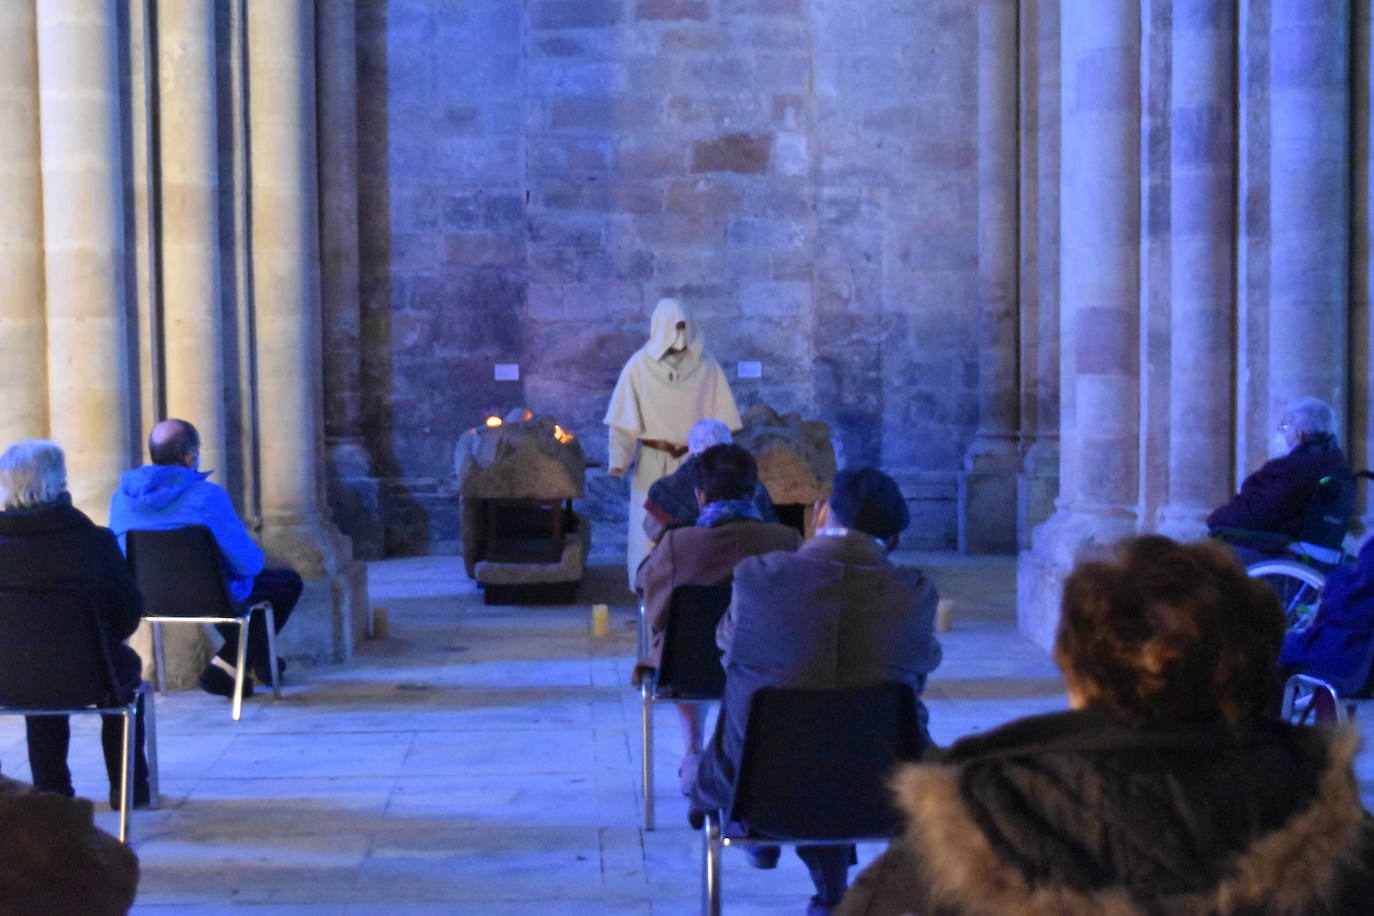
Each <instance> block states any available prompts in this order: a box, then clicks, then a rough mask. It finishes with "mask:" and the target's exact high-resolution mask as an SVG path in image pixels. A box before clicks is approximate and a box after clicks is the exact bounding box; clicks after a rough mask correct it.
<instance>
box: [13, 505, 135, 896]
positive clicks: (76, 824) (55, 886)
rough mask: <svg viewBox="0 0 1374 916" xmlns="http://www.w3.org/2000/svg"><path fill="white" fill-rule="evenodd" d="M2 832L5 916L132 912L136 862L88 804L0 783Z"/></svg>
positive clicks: (28, 787)
mask: <svg viewBox="0 0 1374 916" xmlns="http://www.w3.org/2000/svg"><path fill="white" fill-rule="evenodd" d="M96 530H101V529H96ZM108 546H109V547H111V548H113V547H114V544H113V541H112V539H111V543H109V544H108ZM115 552H116V553H118V552H119V551H118V550H115ZM120 562H121V563H122V562H123V561H122V560H121V561H120ZM0 825H3V829H0V913H4V914H6V916H50V914H65V913H80V914H81V916H123V914H124V913H127V912H129V910H130V909H132V908H133V905H134V896H135V895H136V894H137V892H138V856H137V855H135V854H134V851H133V850H132V849H130V848H129V847H128V846H126V845H125V844H123V843H121V842H119V840H117V839H115V838H114V837H112V836H110V835H109V834H108V833H106V832H105V831H103V830H101V829H100V828H99V827H97V826H96V825H95V818H94V817H93V816H92V812H91V803H90V802H88V801H85V800H82V799H70V798H60V797H59V796H57V795H52V794H50V793H47V792H38V791H35V790H34V788H33V787H32V786H29V785H28V784H26V783H22V782H19V781H17V780H14V779H9V778H7V777H4V776H0Z"/></svg>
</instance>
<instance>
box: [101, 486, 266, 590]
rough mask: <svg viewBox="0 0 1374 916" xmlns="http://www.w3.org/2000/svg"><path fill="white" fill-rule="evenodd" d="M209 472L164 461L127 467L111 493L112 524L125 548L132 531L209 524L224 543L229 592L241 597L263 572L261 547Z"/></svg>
mask: <svg viewBox="0 0 1374 916" xmlns="http://www.w3.org/2000/svg"><path fill="white" fill-rule="evenodd" d="M209 476H210V474H209V472H202V471H193V470H191V469H190V468H186V467H181V466H179V465H164V464H149V465H144V466H143V467H141V468H134V469H133V470H132V471H125V472H124V474H123V475H121V476H120V478H119V489H117V490H115V491H114V495H113V496H111V497H110V530H111V531H113V532H114V533H115V535H116V536H117V537H118V538H119V547H120V549H121V550H124V549H125V547H124V535H125V533H126V532H128V531H133V530H154V531H161V530H165V529H167V528H180V527H182V526H184V525H204V526H205V527H207V528H209V529H210V533H211V534H213V535H214V536H215V542H216V543H217V544H219V550H220V557H221V559H222V560H223V561H224V573H225V577H226V578H227V579H228V584H229V593H230V594H231V595H232V596H233V597H234V599H235V600H237V601H242V600H243V599H245V598H247V597H248V595H249V593H250V592H251V591H252V590H253V579H254V577H255V576H257V574H258V573H260V572H262V565H263V555H262V548H261V547H259V546H258V545H257V544H255V543H254V542H253V539H252V538H251V537H249V536H248V529H247V528H246V527H244V524H243V522H242V521H240V520H239V516H238V513H237V512H235V511H234V505H233V503H231V502H230V501H229V494H228V493H226V492H224V488H223V487H221V486H219V485H218V484H213V483H211V482H210V481H208V480H206V479H205V478H207V477H209Z"/></svg>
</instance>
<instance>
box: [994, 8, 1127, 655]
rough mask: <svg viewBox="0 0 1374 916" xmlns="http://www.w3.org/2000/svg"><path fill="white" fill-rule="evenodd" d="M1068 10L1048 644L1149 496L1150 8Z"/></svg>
mask: <svg viewBox="0 0 1374 916" xmlns="http://www.w3.org/2000/svg"><path fill="white" fill-rule="evenodd" d="M1060 15H1061V30H1060V45H1061V47H1060V74H1061V78H1062V87H1063V89H1062V91H1063V113H1062V124H1061V138H1062V140H1061V142H1062V146H1061V150H1062V156H1063V164H1062V170H1061V179H1060V194H1061V196H1060V208H1061V209H1060V236H1059V244H1060V276H1061V277H1070V278H1072V280H1073V282H1069V283H1063V284H1062V285H1061V289H1060V301H1061V303H1062V306H1061V328H1060V385H1061V411H1062V413H1061V422H1060V430H1061V441H1062V443H1063V455H1064V461H1063V462H1062V464H1061V466H1060V488H1059V492H1060V496H1059V499H1058V501H1057V502H1056V511H1055V514H1054V515H1053V516H1052V517H1051V518H1050V519H1049V521H1047V522H1046V523H1045V524H1043V525H1041V526H1040V527H1039V528H1037V529H1036V531H1035V533H1034V535H1033V539H1032V549H1031V550H1030V551H1028V552H1026V553H1024V554H1022V557H1021V562H1020V566H1019V569H1018V601H1017V615H1018V618H1019V621H1020V625H1021V629H1022V631H1023V632H1024V633H1026V635H1027V636H1029V637H1030V638H1032V639H1034V640H1035V641H1037V642H1039V643H1040V644H1041V645H1044V646H1047V647H1048V646H1049V645H1050V644H1051V643H1052V642H1053V638H1054V629H1055V626H1056V625H1057V623H1058V613H1059V608H1058V605H1059V595H1060V592H1061V590H1062V584H1063V580H1064V577H1065V576H1066V575H1067V573H1068V571H1069V570H1070V569H1071V568H1072V566H1073V564H1074V561H1075V559H1076V558H1077V557H1078V555H1079V554H1080V553H1081V552H1082V551H1083V550H1084V549H1087V548H1092V547H1094V546H1098V545H1103V544H1107V543H1110V542H1113V541H1115V540H1117V539H1118V538H1120V537H1123V536H1125V535H1129V534H1133V533H1134V532H1135V531H1136V528H1137V519H1136V510H1135V506H1136V503H1137V500H1138V496H1139V493H1138V490H1139V487H1138V454H1139V437H1140V433H1139V300H1140V291H1139V282H1138V281H1139V258H1140V40H1141V36H1140V8H1139V4H1138V3H1134V2H1130V0H1064V2H1063V3H1062V5H1061V7H1060ZM1070 456H1072V460H1069V459H1070Z"/></svg>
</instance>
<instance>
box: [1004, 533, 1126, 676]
mask: <svg viewBox="0 0 1374 916" xmlns="http://www.w3.org/2000/svg"><path fill="white" fill-rule="evenodd" d="M1136 529H1137V523H1136V519H1135V517H1134V516H1133V515H1130V514H1128V513H1125V512H1122V513H1121V514H1119V515H1118V514H1112V515H1107V514H1098V513H1088V512H1081V511H1070V510H1068V509H1066V508H1065V507H1063V506H1060V507H1059V508H1058V509H1057V510H1056V511H1055V513H1054V514H1053V515H1052V516H1050V518H1049V519H1048V520H1047V521H1046V522H1045V523H1044V524H1043V525H1041V526H1040V527H1038V528H1036V529H1035V532H1034V534H1033V535H1032V539H1031V540H1032V543H1031V549H1030V550H1026V551H1023V552H1022V553H1021V555H1020V557H1019V558H1018V559H1017V564H1016V623H1017V627H1018V628H1019V629H1020V630H1021V634H1022V635H1023V636H1025V637H1026V638H1027V639H1029V640H1030V641H1031V642H1033V643H1035V644H1036V645H1038V646H1040V647H1041V648H1043V649H1045V650H1046V651H1050V650H1051V649H1053V648H1054V636H1055V631H1056V629H1057V628H1058V627H1059V606H1060V602H1061V599H1062V597H1063V592H1064V580H1065V579H1067V578H1068V577H1069V573H1070V572H1071V571H1072V570H1073V568H1074V566H1075V565H1076V564H1077V563H1078V562H1079V560H1081V559H1084V558H1086V557H1091V556H1094V555H1104V554H1106V553H1107V552H1108V551H1109V550H1110V548H1111V545H1112V544H1114V543H1115V542H1116V541H1118V540H1120V539H1121V538H1123V537H1130V536H1132V535H1134V534H1135V533H1136Z"/></svg>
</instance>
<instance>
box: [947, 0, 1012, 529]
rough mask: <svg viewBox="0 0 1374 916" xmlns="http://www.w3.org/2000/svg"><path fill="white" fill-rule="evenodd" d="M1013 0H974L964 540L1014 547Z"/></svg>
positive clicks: (962, 507) (961, 526) (961, 503)
mask: <svg viewBox="0 0 1374 916" xmlns="http://www.w3.org/2000/svg"><path fill="white" fill-rule="evenodd" d="M1016 13H1017V4H1016V0H982V3H981V5H980V6H979V8H978V298H979V303H978V304H979V319H978V334H979V339H978V431H977V433H976V434H975V436H974V440H973V444H972V445H970V446H969V450H968V453H967V454H966V455H965V456H964V473H963V474H961V475H960V477H959V549H960V551H961V552H965V553H967V552H973V553H989V552H998V553H1012V552H1014V551H1015V550H1016V482H1017V481H1016V477H1017V473H1018V471H1019V470H1020V463H1021V455H1020V448H1019V444H1018V435H1017V428H1018V426H1019V413H1020V411H1019V406H1020V405H1019V396H1018V391H1017V372H1018V367H1017V330H1018V329H1017V322H1018V317H1017V299H1018V296H1017V262H1018V259H1019V256H1020V246H1019V244H1018V232H1019V228H1018V220H1017V215H1018V206H1019V201H1018V181H1017V178H1018V144H1017V140H1018V136H1017V135H1018V129H1017V111H1018V108H1019V105H1018V95H1017V62H1018V58H1019V53H1018V40H1017V16H1016Z"/></svg>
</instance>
